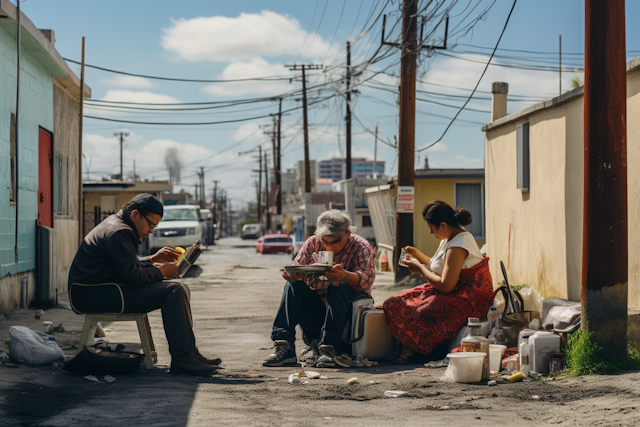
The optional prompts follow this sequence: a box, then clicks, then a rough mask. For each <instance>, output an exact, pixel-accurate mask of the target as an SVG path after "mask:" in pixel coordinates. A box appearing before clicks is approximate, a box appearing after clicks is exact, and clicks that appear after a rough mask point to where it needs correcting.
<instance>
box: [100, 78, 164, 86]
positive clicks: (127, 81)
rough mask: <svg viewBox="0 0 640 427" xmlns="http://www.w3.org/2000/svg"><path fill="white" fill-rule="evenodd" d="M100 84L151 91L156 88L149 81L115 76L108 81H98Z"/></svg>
mask: <svg viewBox="0 0 640 427" xmlns="http://www.w3.org/2000/svg"><path fill="white" fill-rule="evenodd" d="M100 83H102V84H106V85H111V86H118V87H130V88H134V89H151V88H154V87H156V85H155V83H153V82H152V81H151V80H149V79H145V78H144V77H136V76H116V77H111V78H109V79H102V80H100Z"/></svg>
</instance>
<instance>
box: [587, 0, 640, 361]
mask: <svg viewBox="0 0 640 427" xmlns="http://www.w3.org/2000/svg"><path fill="white" fill-rule="evenodd" d="M584 10H585V61H584V65H585V67H584V68H585V74H584V77H585V81H584V213H583V215H584V223H583V244H582V245H583V246H582V298H581V299H582V328H583V329H585V330H587V331H589V332H592V333H593V335H592V336H591V339H592V340H593V341H594V342H595V344H597V345H598V346H599V347H601V348H602V350H601V351H600V352H599V356H601V357H602V358H604V359H606V360H609V361H622V360H625V358H626V356H627V299H628V260H629V252H628V234H627V233H628V231H627V226H628V217H627V76H626V52H625V49H626V47H625V2H624V0H609V1H606V2H603V1H599V0H585V8H584Z"/></svg>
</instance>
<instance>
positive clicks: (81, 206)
mask: <svg viewBox="0 0 640 427" xmlns="http://www.w3.org/2000/svg"><path fill="white" fill-rule="evenodd" d="M19 3H20V2H18V4H19ZM19 8H20V6H19V5H18V9H19ZM18 19H19V18H18ZM18 31H20V30H18ZM18 34H20V33H18ZM18 57H20V55H18ZM18 75H20V74H19V73H18ZM83 116H84V37H82V65H81V66H80V114H79V118H78V127H79V129H78V246H80V245H81V244H82V239H83V237H84V232H83V231H84V196H83V193H82V156H83V153H82V132H83V129H82V125H83ZM16 117H18V116H17V115H16ZM16 131H17V129H16ZM16 138H17V134H16ZM16 141H17V140H16ZM16 160H17V159H16ZM87 169H88V168H87ZM17 212H18V203H17V200H16V218H17V217H18V214H17ZM17 223H18V221H16V226H17ZM17 235H18V234H17V233H16V236H17Z"/></svg>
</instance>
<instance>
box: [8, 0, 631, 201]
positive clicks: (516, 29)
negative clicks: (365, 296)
mask: <svg viewBox="0 0 640 427" xmlns="http://www.w3.org/2000/svg"><path fill="white" fill-rule="evenodd" d="M423 3H426V2H423V1H421V2H420V4H421V5H422V4H423ZM440 3H443V4H444V6H443V7H451V12H450V15H451V18H450V28H451V29H452V31H451V32H454V29H455V28H456V27H457V26H459V25H465V24H469V23H470V22H472V20H473V19H474V18H479V19H478V20H477V22H476V23H475V25H473V29H472V30H471V31H469V32H466V33H457V34H456V35H455V36H453V37H451V38H450V39H449V40H448V47H449V49H448V50H447V51H446V52H444V53H446V54H450V55H451V54H453V55H455V56H457V58H455V57H450V56H444V55H441V54H436V55H435V56H432V57H427V56H426V55H424V54H423V55H421V57H420V75H419V80H421V81H423V82H426V83H424V84H418V88H419V89H420V90H423V91H425V92H429V93H424V92H423V93H419V94H418V97H419V98H421V99H425V100H427V101H431V102H426V101H417V105H416V106H417V109H418V111H419V112H418V114H417V116H416V147H418V148H419V147H423V146H425V145H427V144H428V143H430V142H432V141H435V140H436V139H437V138H438V137H439V136H440V135H441V134H442V132H443V131H444V129H445V127H446V125H447V124H448V123H449V119H447V118H451V117H453V116H454V114H455V113H456V109H455V108H453V107H460V106H461V105H462V104H463V102H464V96H468V95H469V94H470V92H469V91H468V90H460V89H454V88H463V89H470V88H473V87H474V86H475V84H476V83H477V80H478V78H479V77H480V74H481V73H482V69H483V68H484V65H483V64H482V61H484V62H486V60H487V59H488V57H486V56H485V55H482V53H487V52H490V49H482V48H481V47H485V48H492V47H493V46H495V43H496V42H497V39H498V36H499V35H500V32H501V30H502V28H503V26H504V23H505V20H506V17H507V15H508V12H509V10H510V8H511V5H512V4H513V3H512V2H511V1H508V0H496V1H495V3H494V2H493V0H491V1H489V0H471V1H458V2H454V1H451V0H446V1H444V2H440ZM385 4H386V8H385V13H387V14H389V16H388V18H387V26H388V27H391V26H393V24H394V23H396V22H397V21H398V19H399V14H398V10H399V8H400V6H401V3H400V2H399V1H397V0H394V1H389V2H387V1H383V0H380V1H375V0H364V1H360V0H346V1H344V0H305V1H288V0H287V1H284V0H282V1H269V2H267V1H242V0H240V1H235V2H229V1H211V0H209V1H204V0H202V1H196V0H186V1H183V2H169V1H164V0H155V1H147V0H136V1H124V0H112V1H110V2H98V1H95V0H92V1H87V0H84V1H81V0H59V1H52V0H28V1H25V2H24V3H22V6H21V7H22V10H23V12H24V13H26V14H27V16H28V17H29V18H30V19H31V20H32V21H33V22H34V23H35V25H36V26H37V27H39V28H47V29H54V30H55V32H56V48H57V49H58V51H59V52H60V53H61V54H62V56H63V57H65V58H69V59H73V60H80V47H81V38H82V36H85V37H86V63H87V64H91V65H97V66H100V67H104V68H110V69H115V70H122V71H127V72H130V73H136V74H143V75H152V76H166V77H177V78H184V79H236V78H247V77H265V76H291V77H294V76H295V75H296V73H293V72H291V71H289V70H287V69H286V68H285V67H284V65H288V64H291V63H295V62H298V63H316V64H324V65H325V66H328V67H329V70H328V71H326V72H322V73H321V72H314V75H312V76H310V78H309V85H310V86H313V85H317V84H321V83H325V86H323V87H325V88H326V89H325V90H324V91H323V92H322V93H317V92H310V93H309V96H310V98H312V99H315V98H317V97H322V98H325V97H327V98H329V99H327V100H326V101H324V102H320V103H317V104H315V105H314V106H313V107H312V108H311V109H310V112H309V123H310V124H311V126H310V141H311V142H312V145H311V147H310V152H311V158H312V159H316V160H323V159H327V158H330V157H333V156H338V155H340V154H341V153H343V152H344V140H345V136H344V120H343V117H344V103H345V102H344V98H342V97H341V96H339V95H338V96H335V95H336V93H340V91H343V90H344V85H341V84H339V83H333V84H326V82H327V81H339V79H340V76H341V75H343V74H344V69H345V68H344V64H345V43H346V41H347V40H355V39H356V38H358V40H357V41H356V42H355V43H354V44H353V48H352V64H353V65H356V64H362V63H363V62H364V61H365V60H366V59H369V58H370V57H371V56H372V55H373V53H374V52H375V51H376V49H377V48H378V47H379V43H380V26H381V24H380V21H378V22H377V23H376V24H375V25H374V26H373V28H371V29H370V31H368V32H367V33H366V34H365V35H364V36H363V37H358V36H359V35H361V31H362V29H363V28H367V27H368V26H369V25H371V24H372V23H373V21H374V19H375V17H376V16H377V15H378V14H379V13H380V11H381V10H382V6H383V5H385ZM626 7H627V10H626V14H627V51H634V50H636V52H632V53H630V54H629V55H628V58H633V57H636V56H639V55H640V52H638V51H640V43H639V42H638V38H639V35H640V34H639V30H638V29H637V25H636V26H632V25H629V21H630V17H633V16H640V15H639V12H640V3H639V2H635V1H627V3H626ZM487 9H488V11H487V12H486V13H485V14H482V15H481V12H482V11H485V10H487ZM430 10H431V9H430ZM356 18H357V19H356ZM431 30H433V37H432V38H431V39H430V42H433V43H439V42H440V41H441V40H440V38H441V36H442V34H443V30H442V27H441V26H440V27H438V28H436V29H435V30H434V29H433V24H431V26H430V25H429V24H428V25H427V27H426V30H425V33H428V32H429V31H431ZM560 34H561V35H562V50H563V53H564V54H565V55H564V56H563V66H564V67H566V68H570V69H572V70H573V69H574V68H575V67H577V66H581V64H582V62H583V56H581V55H576V54H580V53H582V52H583V51H584V2H583V1H581V0H555V1H550V0H520V1H518V3H517V5H516V7H515V10H514V12H513V15H512V16H511V19H510V21H509V25H508V27H507V30H506V32H505V34H504V36H503V39H502V41H501V43H500V48H503V49H513V50H518V51H533V52H549V54H546V55H541V54H535V53H526V52H513V51H507V50H505V51H498V53H497V54H498V55H501V56H502V57H499V58H495V59H494V61H497V62H500V63H505V64H514V63H517V64H531V65H536V66H538V67H539V66H548V67H557V65H558V64H557V61H558V55H557V52H558V36H559V35H560ZM397 35H398V33H397V31H396V32H395V33H392V34H391V35H390V38H393V37H396V36H397ZM470 45H473V46H470ZM476 46H479V47H476ZM388 53H389V55H388V57H387V58H386V59H383V60H381V61H379V62H376V63H375V64H371V65H369V66H367V67H366V70H364V71H363V73H362V74H361V76H360V77H359V78H358V79H357V80H356V81H359V82H360V84H359V85H358V86H357V87H358V91H359V94H357V95H355V96H354V100H353V104H354V105H353V110H354V116H355V118H354V121H353V130H352V132H353V156H354V157H367V158H369V159H372V158H373V151H374V148H373V146H374V138H373V136H372V135H371V134H370V133H369V132H371V131H372V130H373V129H374V128H375V126H376V123H378V125H379V129H380V137H381V139H383V140H385V141H388V142H390V143H392V144H393V141H394V135H397V133H398V118H397V116H398V109H397V107H396V99H397V95H396V94H394V93H392V91H393V88H394V86H396V85H397V79H396V78H395V77H393V76H391V75H388V74H377V76H375V77H374V73H376V72H379V71H380V70H383V69H384V70H385V73H389V74H395V75H397V74H398V68H399V67H398V65H397V62H398V61H399V58H400V54H399V52H398V51H397V50H393V49H390V50H389V52H388ZM425 53H426V51H425ZM460 57H462V58H464V59H460ZM470 60H471V61H470ZM473 61H477V62H473ZM72 69H74V70H76V71H77V70H79V67H77V66H76V65H73V66H72ZM78 74H79V72H78ZM574 77H580V78H582V74H581V73H579V72H578V73H576V72H570V71H564V72H563V79H562V85H563V90H565V89H568V88H569V86H570V83H571V79H572V78H574ZM370 78H371V79H370ZM365 80H367V81H366V82H365ZM558 80H559V76H558V73H557V72H556V71H540V70H537V69H536V70H526V69H521V68H509V67H500V66H493V65H492V66H490V67H489V70H488V71H487V73H486V75H485V77H484V78H483V80H482V82H481V84H480V86H479V88H478V89H479V90H480V91H485V92H487V91H490V87H491V82H493V81H505V82H507V83H509V85H510V95H511V94H513V95H516V96H514V99H512V100H510V102H509V107H508V111H509V112H514V111H517V110H519V109H521V108H524V107H526V106H527V105H530V104H532V103H534V102H537V101H538V100H539V99H543V98H544V97H552V96H556V95H557V94H558V91H559V88H558ZM86 81H87V83H88V84H89V85H90V86H91V88H92V90H93V99H96V100H109V101H119V102H123V101H124V102H141V103H198V102H200V103H201V102H220V101H230V100H239V99H247V98H260V97H270V96H276V95H279V94H282V93H285V92H289V91H293V90H299V89H300V87H301V83H300V80H299V79H298V80H293V81H292V82H290V81H289V80H278V81H247V82H241V83H217V84H212V83H185V82H166V81H158V80H149V79H141V78H130V77H123V76H119V75H117V74H112V73H106V72H103V71H98V70H94V69H90V68H87V69H86ZM374 86H375V87H374ZM376 87H377V88H376ZM452 95H453V96H452ZM518 95H520V96H522V97H518ZM476 96H477V98H474V99H473V100H472V101H471V102H470V103H469V105H468V107H470V108H472V109H474V110H479V111H463V112H462V113H461V114H460V116H459V121H457V122H456V123H454V125H453V126H452V127H451V129H450V130H449V132H448V133H447V135H446V136H445V137H444V139H443V140H442V142H441V143H439V144H437V145H436V146H434V147H433V148H431V149H429V150H427V151H424V152H422V153H420V154H419V155H417V156H416V165H417V166H419V167H422V165H423V164H424V158H425V155H427V156H428V157H429V163H430V166H431V167H482V165H483V147H484V134H483V133H482V132H481V131H480V127H481V124H482V123H487V122H488V121H489V113H488V112H487V111H489V110H490V108H491V105H490V101H489V100H488V98H489V97H490V95H488V94H486V93H477V94H476ZM524 96H526V97H524ZM293 98H297V97H293ZM516 99H522V100H523V101H520V102H516V101H515V100H516ZM433 101H435V102H437V103H439V104H436V103H433ZM441 104H446V105H441ZM94 105H96V104H94ZM299 105H300V102H299V101H296V100H295V99H291V98H288V99H286V100H285V101H284V103H283V109H290V108H294V107H296V106H299ZM153 108H158V107H153ZM165 108H166V107H165ZM277 108H278V107H277V103H276V102H272V101H270V102H263V103H254V104H248V105H242V106H237V107H233V108H230V107H228V108H218V109H211V110H196V111H191V112H188V113H185V112H182V113H173V112H166V111H165V112H161V113H158V112H152V113H144V114H141V113H140V112H132V111H131V110H129V111H128V112H125V111H122V110H120V111H113V109H109V108H104V107H99V108H96V107H89V106H87V108H86V109H85V114H86V115H92V116H97V117H106V118H112V119H122V120H133V121H148V122H160V123H173V122H187V123H188V122H209V121H222V120H237V119H243V118H247V117H254V116H261V115H267V114H270V113H275V112H277ZM441 116H444V117H441ZM270 123H271V120H270V119H269V118H264V119H259V120H252V121H243V122H236V123H227V124H219V125H206V126H163V125H139V124H123V123H116V122H109V121H101V120H95V119H89V118H87V119H85V125H84V126H85V157H86V159H85V160H86V164H85V172H87V170H89V171H90V173H91V178H92V179H100V177H101V176H106V175H107V174H110V173H117V172H118V170H119V163H118V150H119V146H118V143H117V139H116V137H115V136H114V135H113V134H114V132H120V131H128V132H129V133H130V136H129V137H128V138H127V139H126V144H125V157H126V158H125V165H124V169H125V175H126V174H128V173H131V171H132V168H133V159H135V161H136V170H137V172H138V173H139V174H140V175H141V176H142V177H143V178H149V179H151V178H153V179H167V178H168V171H167V167H166V165H165V156H166V155H167V150H169V149H172V151H169V153H173V154H172V156H173V157H176V156H178V157H179V161H180V163H181V164H182V171H181V175H182V179H181V185H182V186H184V188H186V189H187V190H189V191H192V189H193V183H194V182H195V180H196V178H195V172H196V169H199V167H200V166H203V167H204V168H205V170H206V186H207V189H208V190H207V193H209V189H211V188H212V187H211V181H212V180H214V179H215V180H218V181H220V183H219V186H220V187H222V188H224V189H226V190H227V191H228V193H229V194H230V196H231V198H232V200H233V201H234V206H240V205H242V204H244V203H245V202H247V201H249V200H253V199H254V198H255V190H254V187H253V182H254V177H253V173H252V172H251V170H252V169H255V167H256V166H257V164H256V162H257V160H255V158H254V154H253V153H254V152H255V148H256V147H257V146H258V145H262V147H263V149H268V150H269V151H270V149H271V143H270V141H269V140H268V139H267V138H268V137H267V136H266V135H265V134H264V130H265V129H264V128H262V127H260V126H265V125H269V124H270ZM301 123H302V121H301V112H300V110H296V111H292V112H290V113H288V114H287V115H285V116H284V117H283V147H285V148H283V159H282V165H283V168H286V167H290V166H291V165H293V163H295V162H297V161H298V160H301V159H303V140H302V135H301ZM251 150H254V151H253V152H249V153H247V154H243V155H239V154H238V153H239V152H245V151H251ZM176 153H177V154H176ZM270 155H271V153H270ZM378 159H379V160H384V161H385V162H386V165H387V173H389V174H395V173H397V169H396V165H397V159H396V152H395V149H394V148H393V147H390V146H388V145H384V144H379V145H378ZM178 188H180V187H178Z"/></svg>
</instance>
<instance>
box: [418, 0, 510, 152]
mask: <svg viewBox="0 0 640 427" xmlns="http://www.w3.org/2000/svg"><path fill="white" fill-rule="evenodd" d="M517 1H518V0H513V6H511V10H510V11H509V15H508V16H507V21H506V22H505V23H504V27H503V28H502V32H501V33H500V37H499V38H498V42H497V43H496V47H495V48H494V49H493V52H492V53H491V57H490V58H489V61H487V65H485V67H484V70H483V71H482V74H481V75H480V78H479V79H478V83H476V87H474V88H473V92H471V95H469V99H467V101H466V102H465V103H464V105H463V106H462V108H460V110H458V112H457V113H456V115H455V116H454V117H453V119H452V120H451V122H450V123H449V125H448V126H447V128H446V129H445V130H444V132H443V133H442V135H440V138H438V139H437V140H436V141H435V142H432V143H431V144H429V145H427V146H426V147H423V148H420V149H419V150H417V151H418V152H421V151H424V150H426V149H428V148H430V147H433V146H434V145H436V144H437V143H438V142H440V141H441V140H442V138H444V136H445V135H446V134H447V131H448V130H449V128H451V125H452V124H453V122H455V121H456V119H457V118H458V116H459V115H460V113H461V112H462V110H464V108H465V107H466V106H467V104H468V103H469V101H471V98H472V97H473V94H474V93H475V92H476V89H478V86H480V82H481V81H482V78H483V77H484V74H485V73H486V72H487V69H488V68H489V64H490V63H491V60H492V59H493V54H495V53H496V49H498V45H499V44H500V40H502V36H503V35H504V32H505V30H506V29H507V25H508V24H509V19H510V18H511V14H512V13H513V9H515V7H516V3H517Z"/></svg>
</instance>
